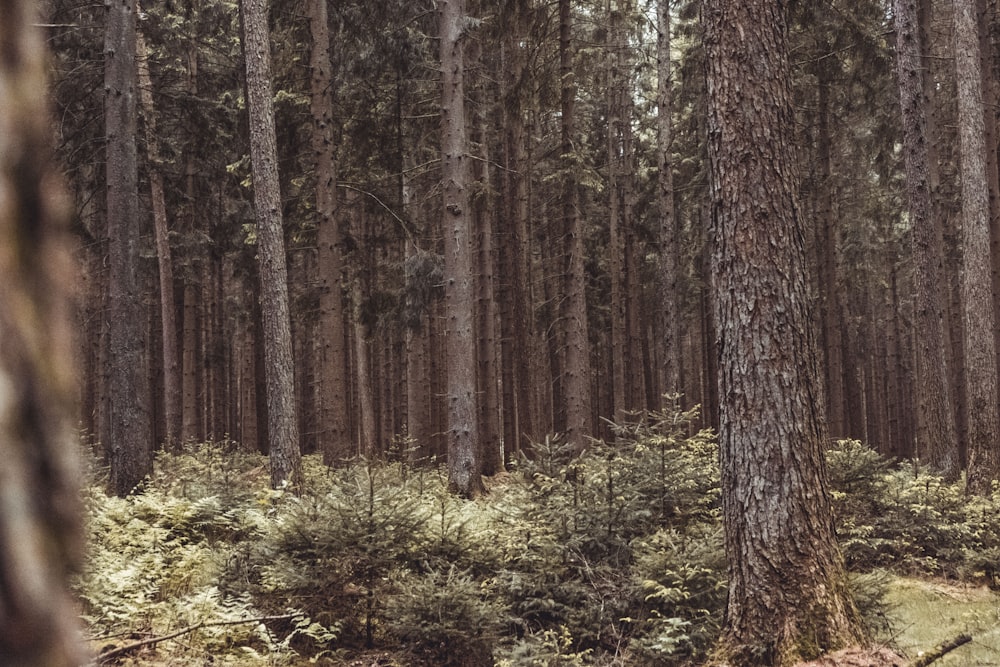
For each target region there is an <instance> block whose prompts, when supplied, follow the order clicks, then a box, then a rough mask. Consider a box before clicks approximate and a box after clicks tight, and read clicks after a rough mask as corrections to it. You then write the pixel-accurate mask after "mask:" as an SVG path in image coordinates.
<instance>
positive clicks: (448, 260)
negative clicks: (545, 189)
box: [438, 0, 484, 497]
mask: <svg viewBox="0 0 1000 667" xmlns="http://www.w3.org/2000/svg"><path fill="white" fill-rule="evenodd" d="M438 7H439V9H438V11H439V12H440V17H439V19H440V24H439V25H440V33H439V37H440V40H441V76H442V82H441V83H442V97H441V181H442V186H443V190H444V201H443V211H442V214H443V224H442V231H443V233H444V282H445V317H446V318H447V320H446V321H447V324H446V340H445V345H446V347H447V353H446V354H447V360H448V371H447V377H448V389H447V392H446V394H445V396H446V400H447V403H448V481H449V484H450V485H451V486H452V487H453V488H454V489H455V490H456V491H457V492H458V493H459V494H461V495H463V496H466V497H475V496H478V495H480V494H482V493H483V492H484V488H483V481H482V477H481V475H480V471H481V469H482V461H481V457H480V445H479V443H478V442H477V439H478V437H479V420H478V407H477V401H476V375H477V373H476V370H477V366H476V338H475V301H474V287H475V284H474V283H475V281H474V277H473V240H474V239H473V229H472V222H473V218H472V210H471V207H470V197H469V185H470V178H471V177H470V166H469V139H468V132H467V130H466V125H465V56H464V41H465V35H464V34H463V32H464V30H465V26H464V24H465V19H466V16H465V2H464V0H442V2H440V3H439V5H438Z"/></svg>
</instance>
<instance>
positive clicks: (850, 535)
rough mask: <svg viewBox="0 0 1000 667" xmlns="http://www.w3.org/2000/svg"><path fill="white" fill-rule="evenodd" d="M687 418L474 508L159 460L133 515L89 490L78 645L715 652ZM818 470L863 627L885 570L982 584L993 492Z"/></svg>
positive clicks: (333, 479)
mask: <svg viewBox="0 0 1000 667" xmlns="http://www.w3.org/2000/svg"><path fill="white" fill-rule="evenodd" d="M695 416H696V415H695V414H694V413H693V412H692V413H674V412H664V413H659V414H653V415H648V416H646V417H645V418H644V419H641V420H639V419H637V420H635V423H630V424H625V425H618V426H615V427H614V433H615V437H614V439H613V441H611V442H607V443H605V442H595V443H593V444H592V446H591V447H590V448H588V450H587V451H586V452H585V453H584V454H583V455H581V456H573V455H572V453H571V450H570V449H569V448H568V447H567V446H565V444H564V443H563V442H562V441H561V440H560V439H558V438H549V439H546V440H545V441H543V442H540V443H536V444H535V446H534V448H533V452H532V456H531V457H530V458H525V459H523V460H521V461H519V462H518V465H517V467H516V469H515V470H513V471H511V472H509V473H505V474H503V475H501V476H499V477H497V478H496V479H494V480H492V481H491V483H490V487H491V488H490V493H489V494H488V495H487V496H485V497H484V498H481V499H479V500H476V501H465V500H461V499H459V498H456V497H455V496H453V495H452V494H450V493H448V488H447V478H446V473H445V471H443V470H439V469H433V468H415V467H411V466H409V465H407V464H403V463H399V462H373V461H363V460H362V461H357V462H355V463H354V464H352V465H351V466H349V467H346V468H343V469H337V470H331V469H328V468H326V467H324V466H323V465H322V464H321V462H320V461H319V460H318V459H315V458H314V457H306V459H305V463H304V467H305V479H306V481H305V484H304V487H303V491H302V493H301V494H300V495H293V494H291V493H286V492H284V491H273V490H271V489H269V488H268V479H269V477H268V474H267V468H266V460H265V459H264V458H262V457H260V456H257V455H248V454H243V453H239V452H238V451H236V450H235V448H234V447H233V446H232V444H231V443H222V444H207V445H201V446H197V447H191V448H188V449H186V450H185V451H183V452H181V453H172V454H165V453H164V454H160V455H159V457H158V459H157V462H156V468H155V469H156V473H155V474H154V476H153V477H152V478H151V479H149V480H147V482H146V483H145V485H144V487H143V489H142V491H141V493H136V494H134V495H132V496H130V497H129V498H126V499H118V498H114V497H109V496H107V495H106V494H105V493H104V492H103V491H102V488H101V485H100V480H99V479H98V478H97V476H95V478H94V482H93V483H92V485H91V486H89V487H88V488H87V490H86V504H87V511H88V525H89V531H90V556H89V559H88V561H87V565H86V568H85V570H84V571H83V572H82V573H81V575H80V576H79V578H78V581H77V582H76V590H77V593H78V597H79V599H80V604H81V608H82V613H83V617H84V619H85V622H86V624H87V628H88V633H89V636H90V638H91V639H92V647H93V649H94V651H95V653H101V652H104V653H106V654H107V653H109V652H111V651H115V650H119V651H120V650H122V649H123V648H125V647H127V646H128V645H138V644H139V643H141V642H143V641H144V640H149V639H154V638H158V637H163V636H166V635H169V634H171V633H175V632H178V631H180V630H185V629H190V628H194V629H193V630H192V631H190V632H183V633H181V634H179V635H178V636H177V637H176V638H174V639H170V640H164V641H159V642H150V643H148V644H146V645H143V646H139V647H137V648H134V649H132V650H128V651H125V652H124V654H123V655H121V656H120V657H118V658H116V660H124V661H125V662H124V663H119V664H145V665H155V664H202V663H205V662H208V661H211V662H212V664H222V665H225V664H231V665H248V666H251V667H252V666H253V665H295V664H306V663H307V662H313V663H318V664H328V665H340V664H351V661H352V660H356V659H357V658H358V656H361V655H369V656H371V655H378V656H381V657H379V658H378V660H377V664H381V665H390V664H397V665H440V666H443V667H448V666H449V665H454V666H456V667H466V666H468V667H472V666H474V665H475V666H478V665H487V664H497V665H501V666H503V665H508V666H512V667H513V666H521V665H527V666H531V665H538V666H546V667H549V666H561V665H637V666H640V667H641V666H642V665H667V666H669V665H687V664H693V663H695V662H697V661H698V660H699V659H700V658H703V657H704V656H705V655H706V652H707V651H708V650H709V648H710V647H711V646H712V644H713V642H714V641H715V639H716V637H717V636H718V633H719V630H720V626H721V618H722V612H723V607H724V603H725V594H726V587H725V567H726V564H725V555H724V548H723V540H722V530H721V520H720V510H719V473H718V469H717V466H716V454H715V443H714V439H713V437H712V434H711V433H709V432H698V431H696V430H694V429H693V428H692V423H693V421H694V419H695ZM828 460H829V474H830V479H831V484H832V487H833V493H834V503H835V510H836V515H837V525H838V530H839V532H840V535H841V540H842V545H843V548H844V551H845V555H846V558H847V561H848V563H849V565H850V566H851V568H852V569H853V570H855V571H856V572H857V573H858V574H857V575H856V576H855V578H854V582H855V584H854V585H855V592H856V596H857V597H858V599H859V601H860V606H861V608H862V611H863V613H864V614H865V616H866V618H868V619H869V621H870V623H871V624H872V625H873V626H878V625H879V624H882V626H884V625H885V622H886V621H885V619H886V615H885V609H884V605H883V603H882V595H883V592H884V590H885V587H886V580H887V579H886V575H885V574H884V573H885V571H886V570H887V569H891V570H893V571H896V572H905V573H918V574H930V575H935V576H947V577H954V578H964V579H967V580H990V581H992V577H993V571H992V569H991V567H992V565H991V564H992V563H995V562H997V556H1000V553H998V549H1000V529H998V528H997V526H996V525H995V524H996V522H995V519H996V517H997V515H998V512H1000V497H998V496H996V495H995V496H993V497H990V498H969V497H967V496H965V494H964V490H963V487H962V484H961V483H960V482H955V483H951V482H947V481H945V480H943V479H942V478H941V477H940V476H937V475H934V474H933V473H932V472H931V471H928V470H925V469H922V468H920V467H918V466H916V465H913V464H909V463H907V464H901V465H893V464H891V463H890V462H889V461H886V460H885V459H883V458H881V457H879V456H878V455H877V454H875V453H874V452H872V451H871V450H869V449H867V448H865V447H863V446H862V445H860V444H859V443H857V442H853V441H846V442H842V443H839V444H838V445H837V446H836V447H835V448H834V449H832V450H831V451H830V453H829V456H828ZM244 621H245V622H244ZM876 629H880V630H881V631H883V632H887V630H888V629H887V628H886V627H881V628H876ZM365 664H370V663H369V662H366V663H365ZM372 664H374V663H372Z"/></svg>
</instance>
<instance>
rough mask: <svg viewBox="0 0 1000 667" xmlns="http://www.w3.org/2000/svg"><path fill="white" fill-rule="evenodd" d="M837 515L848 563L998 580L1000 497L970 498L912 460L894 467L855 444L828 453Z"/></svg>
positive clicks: (866, 567)
mask: <svg viewBox="0 0 1000 667" xmlns="http://www.w3.org/2000/svg"><path fill="white" fill-rule="evenodd" d="M828 461H829V472H830V479H831V483H832V486H833V498H834V510H835V512H836V516H837V527H838V533H839V535H840V540H841V545H842V548H843V550H844V554H845V557H846V559H847V562H848V565H849V566H850V567H851V568H852V569H856V570H869V569H872V568H877V567H891V568H893V569H895V570H897V571H901V572H905V573H912V574H930V575H939V576H946V577H950V578H970V577H972V578H986V579H989V580H990V581H989V583H991V584H992V583H994V582H993V581H992V578H993V572H994V568H995V567H996V565H995V563H997V562H998V560H997V559H998V557H1000V524H998V523H997V521H996V518H997V516H1000V494H998V493H996V491H994V493H993V494H992V495H991V496H989V497H980V496H972V495H968V494H967V493H966V490H965V484H964V480H961V479H960V480H955V481H949V480H947V479H945V478H944V477H942V476H941V475H939V474H937V473H936V472H934V471H933V470H930V469H928V468H925V467H922V466H919V465H918V464H916V463H913V462H903V463H899V464H896V465H893V464H892V463H891V462H889V461H887V460H886V459H885V458H883V457H881V456H879V455H878V454H877V453H876V452H874V451H872V450H870V449H868V448H866V447H864V446H863V445H861V444H860V443H858V442H857V441H852V440H847V441H842V442H839V443H838V444H837V446H836V447H835V448H834V449H832V450H831V451H830V452H829V454H828Z"/></svg>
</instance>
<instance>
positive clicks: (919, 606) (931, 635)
mask: <svg viewBox="0 0 1000 667" xmlns="http://www.w3.org/2000/svg"><path fill="white" fill-rule="evenodd" d="M886 602H887V603H888V604H889V607H890V612H889V613H890V621H891V623H892V628H893V637H892V642H893V645H894V647H895V648H897V650H898V651H899V652H901V653H903V654H904V655H906V656H908V657H910V659H911V660H913V659H917V658H918V657H919V656H920V655H921V654H922V653H924V652H927V651H931V650H933V649H934V647H935V646H937V645H939V644H942V643H944V642H947V641H950V640H952V639H954V638H955V637H957V636H959V635H962V634H968V635H970V636H971V637H972V641H971V642H969V643H968V644H965V645H964V646H961V647H959V648H957V649H955V650H954V651H952V652H950V653H948V654H947V655H945V656H943V657H942V658H940V659H939V660H938V661H936V662H935V663H934V665H935V666H936V667H949V666H953V667H959V666H961V667H977V666H980V665H982V666H986V665H1000V594H998V593H997V592H996V591H991V590H990V589H989V588H987V587H985V586H973V585H971V584H955V583H952V582H941V581H929V580H926V579H911V578H899V579H896V580H894V581H893V582H891V583H890V585H889V590H888V594H887V596H886Z"/></svg>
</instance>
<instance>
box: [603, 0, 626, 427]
mask: <svg viewBox="0 0 1000 667" xmlns="http://www.w3.org/2000/svg"><path fill="white" fill-rule="evenodd" d="M606 4H607V6H606V8H605V13H606V14H607V16H608V32H607V35H608V38H607V43H606V44H605V47H606V50H608V51H609V53H608V57H607V63H606V67H607V69H606V71H605V73H604V75H605V90H606V91H607V95H608V138H607V160H608V272H609V273H610V274H611V275H610V283H611V296H610V300H609V301H610V302H609V309H610V313H609V318H610V319H611V331H610V341H609V343H608V347H609V348H610V355H611V403H612V412H611V413H610V414H612V415H613V419H614V421H615V422H616V423H618V424H623V423H624V422H625V411H626V408H627V407H628V406H627V401H626V374H627V371H626V368H627V367H628V366H627V363H626V359H627V353H628V352H629V347H628V342H627V340H626V330H627V329H626V317H627V307H626V302H625V289H626V262H625V224H626V222H625V212H624V211H623V210H622V209H623V201H622V200H623V196H622V189H623V187H624V185H623V183H622V179H623V173H622V172H623V165H624V159H623V156H622V153H623V151H624V147H623V145H622V144H623V136H624V133H625V129H624V126H625V119H624V118H623V117H622V114H623V112H624V110H623V108H622V107H623V105H624V97H625V95H624V94H623V92H622V89H623V88H625V87H626V84H625V82H624V81H623V80H622V77H623V76H624V74H623V72H622V70H623V69H624V68H623V65H622V48H621V39H620V37H621V32H622V30H623V28H622V17H621V8H620V7H619V4H620V3H619V2H618V0H607V3H606Z"/></svg>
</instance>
